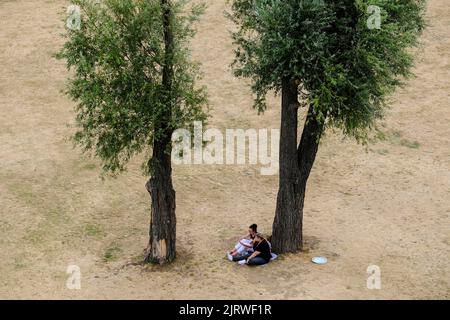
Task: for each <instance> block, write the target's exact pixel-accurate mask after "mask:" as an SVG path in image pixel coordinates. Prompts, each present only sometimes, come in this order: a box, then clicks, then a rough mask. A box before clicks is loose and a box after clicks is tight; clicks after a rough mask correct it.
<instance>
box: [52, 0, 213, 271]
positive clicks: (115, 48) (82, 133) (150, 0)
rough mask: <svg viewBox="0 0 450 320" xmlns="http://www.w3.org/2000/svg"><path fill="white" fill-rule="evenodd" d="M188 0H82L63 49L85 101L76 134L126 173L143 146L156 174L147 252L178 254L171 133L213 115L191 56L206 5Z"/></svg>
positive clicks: (77, 93) (109, 168) (73, 92)
mask: <svg viewBox="0 0 450 320" xmlns="http://www.w3.org/2000/svg"><path fill="white" fill-rule="evenodd" d="M186 2H187V1H184V0H179V1H178V0H103V1H92V0H74V1H73V4H74V5H77V6H79V8H80V13H81V23H80V28H68V29H67V32H66V34H65V36H66V42H65V45H64V47H63V49H62V50H61V52H60V53H59V57H60V58H63V59H65V60H66V61H67V66H68V69H69V70H71V71H72V76H71V78H70V80H69V84H68V90H67V91H68V94H69V95H70V97H72V98H73V99H74V101H76V102H77V105H76V108H75V111H76V124H77V127H78V131H77V132H76V134H75V136H74V140H75V142H76V143H78V144H79V145H81V146H83V148H84V150H85V151H91V152H93V153H94V154H95V155H96V156H98V157H99V158H100V159H101V160H102V163H103V169H104V171H105V172H107V173H112V174H118V173H120V172H122V171H123V170H125V168H126V164H127V162H128V161H129V160H130V158H132V157H133V156H134V155H136V154H139V153H141V152H143V153H145V154H147V155H148V157H147V158H146V159H145V161H144V163H143V169H144V172H145V173H146V174H147V175H150V176H151V178H150V180H149V181H148V182H147V184H146V188H147V190H148V192H149V193H150V196H151V223H150V241H149V245H148V248H147V255H146V258H145V260H146V261H147V262H155V263H160V264H163V263H166V262H171V261H173V260H174V259H175V243H176V216H175V206H176V205H175V191H174V189H173V185H172V166H171V152H172V144H171V137H172V133H173V132H174V130H175V129H177V128H180V127H189V126H190V125H191V124H192V122H193V121H203V120H205V118H206V112H205V107H206V106H207V97H206V92H205V89H204V88H203V87H198V86H196V80H197V79H198V75H199V73H198V66H197V65H196V64H195V63H193V62H192V61H190V51H189V48H188V46H189V40H190V39H191V37H193V35H194V33H195V30H194V29H193V23H194V22H195V21H196V20H197V19H198V17H199V15H200V14H201V12H202V11H203V6H201V5H192V6H189V10H188V7H187V3H186Z"/></svg>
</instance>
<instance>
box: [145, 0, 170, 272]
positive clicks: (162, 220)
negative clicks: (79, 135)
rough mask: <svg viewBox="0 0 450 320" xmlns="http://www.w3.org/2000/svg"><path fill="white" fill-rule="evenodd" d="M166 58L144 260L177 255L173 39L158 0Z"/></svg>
mask: <svg viewBox="0 0 450 320" xmlns="http://www.w3.org/2000/svg"><path fill="white" fill-rule="evenodd" d="M161 6H162V8H163V17H162V18H163V27H164V45H165V61H164V66H163V70H162V73H163V75H162V85H163V88H164V92H165V94H164V96H165V108H164V110H161V117H160V119H159V121H158V123H156V124H155V137H154V141H153V155H152V159H151V164H150V165H151V172H152V177H151V178H150V180H149V181H148V182H147V184H146V188H147V191H148V192H149V193H150V197H151V205H152V209H151V222H150V240H149V246H148V248H147V254H146V257H145V261H146V262H152V263H159V264H165V263H169V262H172V261H173V260H174V259H175V257H176V216H175V208H176V203H175V191H174V189H173V184H172V162H171V153H172V142H171V138H172V133H173V129H172V128H171V124H170V123H171V117H172V99H171V91H172V83H173V55H174V40H173V30H172V10H171V4H170V1H169V0H161Z"/></svg>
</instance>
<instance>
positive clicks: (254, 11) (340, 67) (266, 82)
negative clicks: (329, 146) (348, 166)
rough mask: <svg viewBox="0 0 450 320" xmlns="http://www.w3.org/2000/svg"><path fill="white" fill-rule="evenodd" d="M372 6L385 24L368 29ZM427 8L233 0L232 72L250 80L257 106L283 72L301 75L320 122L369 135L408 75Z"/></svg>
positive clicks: (407, 3)
mask: <svg viewBox="0 0 450 320" xmlns="http://www.w3.org/2000/svg"><path fill="white" fill-rule="evenodd" d="M370 5H376V6H379V7H380V9H381V18H382V19H381V28H380V29H370V28H368V24H367V21H368V19H369V18H370V17H371V14H372V13H371V12H370V11H368V7H369V6H370ZM424 7H425V0H395V1H394V0H336V1H319V0H234V2H233V6H232V12H231V13H230V14H229V17H230V18H231V19H232V20H233V21H234V22H235V24H236V25H237V26H238V30H237V31H236V32H234V33H233V39H234V43H235V45H236V46H237V49H236V59H235V62H234V70H235V74H236V75H237V76H241V77H246V78H250V79H251V80H252V90H253V92H254V93H255V94H256V99H255V107H256V108H257V109H258V111H259V112H263V111H264V110H265V108H266V103H265V97H266V95H267V93H268V92H269V91H270V90H274V91H275V92H277V93H278V92H279V91H280V89H281V80H282V79H283V78H287V79H292V80H296V81H297V83H298V84H299V92H300V94H299V95H300V100H301V103H302V104H305V105H311V104H312V105H313V106H314V111H315V114H316V117H317V118H318V120H319V121H321V122H324V123H325V124H326V125H327V126H334V127H337V128H341V129H342V130H343V132H344V133H345V134H346V135H350V136H353V137H355V138H356V139H358V140H360V141H365V140H366V139H367V132H368V131H369V129H373V128H374V127H375V124H376V120H377V119H380V118H382V116H383V111H384V109H385V107H386V98H387V97H388V96H389V94H391V93H392V92H393V90H394V89H395V88H396V87H397V86H398V85H400V84H401V83H402V82H401V80H402V78H404V77H407V76H409V75H410V70H411V66H412V60H413V59H412V57H413V55H412V53H411V51H410V48H411V47H413V46H414V45H416V44H417V39H418V36H419V35H420V33H421V31H422V30H423V28H424V20H423V19H424V18H423V17H424Z"/></svg>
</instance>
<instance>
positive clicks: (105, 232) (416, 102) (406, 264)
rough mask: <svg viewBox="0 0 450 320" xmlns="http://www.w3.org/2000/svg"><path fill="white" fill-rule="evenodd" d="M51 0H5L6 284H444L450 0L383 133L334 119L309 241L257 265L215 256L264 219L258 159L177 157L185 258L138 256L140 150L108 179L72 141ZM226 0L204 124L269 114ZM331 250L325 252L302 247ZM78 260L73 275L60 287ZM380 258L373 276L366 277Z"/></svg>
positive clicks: (58, 24)
mask: <svg viewBox="0 0 450 320" xmlns="http://www.w3.org/2000/svg"><path fill="white" fill-rule="evenodd" d="M67 5H68V2H66V1H62V0H59V1H56V0H46V1H44V0H15V1H14V0H6V1H5V0H0V67H1V68H0V111H1V112H0V146H1V148H0V257H1V258H0V298H3V299H6V298H21V299H22V298H27V299H28V298H48V299H56V298H63V299H80V298H87V299H103V298H108V299H111V298H112V299H115V298H124V299H132V298H137V299H180V298H183V299H213V298H218V299H230V298H233V299H260V298H262V299H335V298H337V299H347V298H350V299H363V298H368V299H382V298H387V299H406V298H414V299H431V298H438V299H448V298H450V290H449V289H450V270H449V263H450V261H449V260H450V259H449V256H450V251H449V246H450V223H449V222H450V221H449V213H450V142H449V140H450V125H449V124H450V112H449V104H450V83H449V77H450V61H449V57H450V38H449V36H448V35H449V32H450V6H449V5H448V1H447V0H430V1H429V7H428V21H429V24H430V25H429V28H428V30H427V31H426V33H425V34H424V36H423V41H422V42H423V46H422V48H421V50H420V52H419V58H418V62H417V67H416V69H415V73H416V75H417V77H416V78H414V79H412V80H410V81H409V82H408V85H407V86H406V87H405V88H404V89H402V90H399V91H398V93H397V94H396V95H395V96H394V97H393V101H392V109H391V111H390V112H389V115H388V117H387V119H386V122H385V131H386V133H387V134H386V137H387V139H386V141H384V142H382V143H377V144H374V145H371V146H370V150H369V152H365V150H364V148H362V147H361V146H358V145H356V144H355V143H354V142H352V141H348V140H343V139H342V137H340V136H339V135H338V134H333V133H329V134H328V135H327V137H326V139H325V141H324V143H323V145H322V147H321V150H320V153H319V157H318V161H317V163H316V166H315V169H314V171H313V174H312V177H311V180H310V184H309V189H308V195H307V200H306V209H305V235H306V250H305V252H303V253H301V254H295V255H286V256H283V257H281V258H280V259H279V260H278V261H276V262H274V263H271V264H269V265H267V266H265V267H260V268H248V267H242V266H238V265H235V264H232V263H229V262H227V261H226V260H225V258H224V253H225V251H226V250H227V249H228V248H230V247H231V246H232V245H233V243H234V241H235V236H237V235H240V234H241V233H242V232H243V231H244V230H245V227H246V226H247V225H249V224H250V223H253V222H257V223H258V224H259V225H260V228H261V230H262V231H266V232H267V231H270V228H271V223H272V219H273V215H274V209H275V199H276V192H277V178H276V176H273V177H264V176H261V175H260V174H259V167H255V166H241V167H235V166H192V167H176V168H175V172H174V176H175V187H176V190H177V200H178V207H177V214H178V249H179V250H178V251H179V252H178V256H179V258H178V260H177V261H176V263H174V264H173V265H171V266H168V267H166V268H160V267H143V266H140V265H133V264H132V262H136V261H138V260H139V258H140V257H141V255H142V252H143V249H144V248H145V246H146V243H147V233H148V219H149V199H148V195H147V193H146V191H145V188H144V183H145V180H146V179H145V177H143V176H141V174H140V171H139V159H136V161H134V162H133V163H132V164H131V165H130V167H129V171H128V173H126V174H124V175H123V176H121V177H119V178H118V179H115V180H113V179H108V180H106V181H102V180H101V179H100V178H99V172H100V171H99V165H98V162H96V161H95V160H92V159H89V158H87V157H85V156H82V155H81V153H80V151H79V150H78V149H73V147H72V145H71V144H70V142H68V141H67V140H68V137H69V136H70V134H71V133H72V132H73V129H72V128H71V127H70V125H71V124H72V123H73V113H72V111H71V110H72V106H73V103H72V102H71V101H69V100H68V99H67V98H66V97H65V96H63V95H62V94H61V93H60V90H61V89H63V87H64V81H65V78H66V77H67V72H66V70H65V67H64V65H63V64H62V62H59V61H56V60H55V59H54V58H53V54H54V53H55V52H56V51H57V50H58V48H59V47H60V46H61V44H62V39H61V37H60V33H61V32H62V30H63V22H62V16H61V14H62V13H64V12H65V9H66V7H67ZM225 9H226V5H225V0H221V1H209V8H208V10H207V13H206V15H205V16H204V17H203V20H202V22H201V25H200V27H199V29H200V32H199V34H198V36H197V37H196V39H195V42H194V47H195V48H194V54H195V58H196V59H198V60H201V61H203V71H204V73H205V78H204V83H205V84H207V85H208V87H209V93H210V97H211V104H212V106H213V107H214V110H213V111H212V119H211V126H213V127H217V128H221V129H223V128H243V129H245V128H277V127H278V126H279V107H278V104H277V101H276V100H272V101H271V106H270V108H269V111H268V112H267V113H266V114H265V115H262V116H258V115H257V114H256V113H255V111H254V110H252V108H251V105H252V99H251V94H250V91H249V89H248V87H247V86H246V85H245V83H244V82H242V81H241V80H237V79H235V78H234V77H233V76H232V74H231V72H230V70H229V67H228V65H229V63H230V62H231V59H232V45H231V43H230V38H229V33H228V30H229V29H230V28H231V25H230V24H229V22H227V20H226V19H225V18H224V15H223V12H224V10H225ZM315 255H325V256H327V257H328V258H329V263H328V264H327V265H325V266H317V265H314V264H312V263H311V262H310V260H311V257H313V256H315ZM71 264H75V265H78V266H80V268H81V272H82V279H81V280H82V282H81V284H82V289H81V290H78V291H77V290H68V289H67V288H66V279H67V277H68V275H67V274H66V268H67V266H68V265H71ZM369 265H378V266H379V267H380V268H381V272H382V289H381V290H368V289H367V288H366V279H367V274H366V269H367V267H368V266H369Z"/></svg>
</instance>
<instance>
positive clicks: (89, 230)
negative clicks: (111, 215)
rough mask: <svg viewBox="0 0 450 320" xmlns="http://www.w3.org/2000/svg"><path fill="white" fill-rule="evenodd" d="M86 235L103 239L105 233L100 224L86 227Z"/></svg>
mask: <svg viewBox="0 0 450 320" xmlns="http://www.w3.org/2000/svg"><path fill="white" fill-rule="evenodd" d="M84 233H85V234H86V235H87V236H89V237H102V236H104V235H105V232H104V231H103V230H102V228H101V227H100V226H99V225H98V224H87V225H85V226H84Z"/></svg>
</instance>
